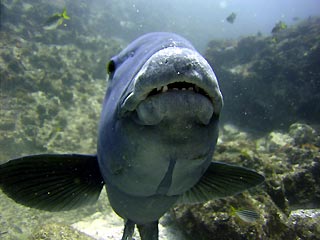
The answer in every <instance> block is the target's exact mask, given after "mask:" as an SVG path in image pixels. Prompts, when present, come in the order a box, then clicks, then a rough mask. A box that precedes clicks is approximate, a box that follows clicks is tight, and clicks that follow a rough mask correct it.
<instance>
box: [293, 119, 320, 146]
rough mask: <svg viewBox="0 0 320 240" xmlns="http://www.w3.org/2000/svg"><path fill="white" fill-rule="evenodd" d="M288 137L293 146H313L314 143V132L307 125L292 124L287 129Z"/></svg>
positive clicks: (315, 134)
mask: <svg viewBox="0 0 320 240" xmlns="http://www.w3.org/2000/svg"><path fill="white" fill-rule="evenodd" d="M289 135H290V136H291V137H292V138H293V139H294V142H295V144H313V143H315V141H316V138H317V133H316V131H315V130H314V129H313V128H312V127H311V126H309V125H307V124H302V123H294V124H292V125H291V126H290V128H289Z"/></svg>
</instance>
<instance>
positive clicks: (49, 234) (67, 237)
mask: <svg viewBox="0 0 320 240" xmlns="http://www.w3.org/2000/svg"><path fill="white" fill-rule="evenodd" d="M29 239H30V240H52V239H64V240H74V239H77V240H93V239H94V238H91V237H90V236H88V235H86V234H84V233H82V232H79V231H77V230H76V229H74V228H72V227H70V226H67V225H63V224H60V223H50V224H46V225H44V226H39V227H38V229H37V230H35V232H34V233H33V234H32V236H31V237H29Z"/></svg>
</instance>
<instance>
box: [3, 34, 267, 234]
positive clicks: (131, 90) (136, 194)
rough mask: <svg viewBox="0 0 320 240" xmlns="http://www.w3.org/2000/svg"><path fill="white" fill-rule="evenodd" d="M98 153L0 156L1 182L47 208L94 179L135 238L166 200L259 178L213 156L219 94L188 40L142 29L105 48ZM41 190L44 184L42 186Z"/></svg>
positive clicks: (77, 195) (59, 206)
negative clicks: (117, 47)
mask: <svg viewBox="0 0 320 240" xmlns="http://www.w3.org/2000/svg"><path fill="white" fill-rule="evenodd" d="M107 69H108V73H109V80H108V83H107V84H108V86H107V90H106V94H105V98H104V102H103V106H102V112H101V118H100V124H99V131H98V132H99V134H98V147H97V155H81V154H41V155H32V156H25V157H21V158H17V159H13V160H10V161H8V162H7V163H5V164H2V165H0V187H1V188H2V190H3V192H4V193H6V194H7V195H8V196H9V197H11V198H13V199H14V200H15V201H17V202H18V203H21V204H25V205H27V206H31V207H35V208H40V209H45V210H49V211H60V210H69V209H74V208H77V207H80V206H82V205H85V204H88V203H92V202H95V201H96V200H97V199H98V197H99V194H100V191H101V189H102V187H103V185H105V186H106V189H107V193H108V198H109V201H110V204H111V206H112V208H113V209H114V211H115V212H116V213H117V214H118V215H120V216H121V217H122V218H123V219H125V221H126V223H125V228H124V233H123V236H122V239H123V240H125V239H132V234H133V231H134V228H135V226H137V227H138V230H139V232H140V236H141V239H142V240H157V239H158V220H159V218H160V217H161V216H162V215H163V214H164V213H165V212H166V211H168V210H169V209H170V207H172V206H173V205H174V204H179V203H197V202H203V201H207V200H211V199H216V198H222V197H227V196H231V195H234V194H237V193H239V192H242V191H244V190H246V189H248V188H250V187H254V186H256V185H258V184H260V183H261V182H263V180H264V177H263V176H262V175H260V174H258V173H256V172H255V171H253V170H250V169H246V168H242V167H237V166H233V165H228V164H224V163H219V162H212V156H213V152H214V148H215V145H216V142H217V137H218V122H219V115H220V112H221V109H222V105H223V103H222V102H223V101H222V95H221V92H220V90H219V85H218V81H217V79H216V76H215V74H214V72H213V70H212V68H211V67H210V65H209V64H208V63H207V61H206V60H205V59H204V58H203V57H202V56H201V55H200V54H199V53H198V52H197V51H196V50H195V49H194V47H193V46H192V45H191V43H190V42H188V41H187V40H185V39H184V38H182V37H180V36H178V35H176V34H173V33H150V34H146V35H144V36H142V37H140V38H138V39H137V40H135V41H134V42H132V43H131V44H130V45H129V46H128V47H127V48H125V49H124V50H123V51H122V52H120V53H119V54H118V55H117V56H115V57H113V58H112V59H111V60H110V62H109V64H108V67H107ZM25 189H27V190H25ZM48 193H50V194H48Z"/></svg>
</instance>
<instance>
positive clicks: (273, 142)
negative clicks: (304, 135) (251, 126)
mask: <svg viewBox="0 0 320 240" xmlns="http://www.w3.org/2000/svg"><path fill="white" fill-rule="evenodd" d="M293 141H294V139H293V138H292V137H290V136H289V135H288V134H284V133H280V132H271V133H270V134H269V135H268V139H267V141H266V147H267V149H268V150H269V151H271V152H273V151H276V150H279V148H281V147H284V146H286V145H290V144H293Z"/></svg>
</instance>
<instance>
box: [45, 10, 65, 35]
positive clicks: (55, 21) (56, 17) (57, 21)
mask: <svg viewBox="0 0 320 240" xmlns="http://www.w3.org/2000/svg"><path fill="white" fill-rule="evenodd" d="M69 19H70V17H69V16H68V15H67V9H66V8H64V9H63V11H62V12H61V13H56V14H53V15H52V16H51V17H49V18H48V19H47V21H46V22H45V24H44V26H43V28H44V29H45V30H54V29H56V28H57V27H59V26H60V25H61V24H62V23H63V22H64V20H69Z"/></svg>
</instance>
